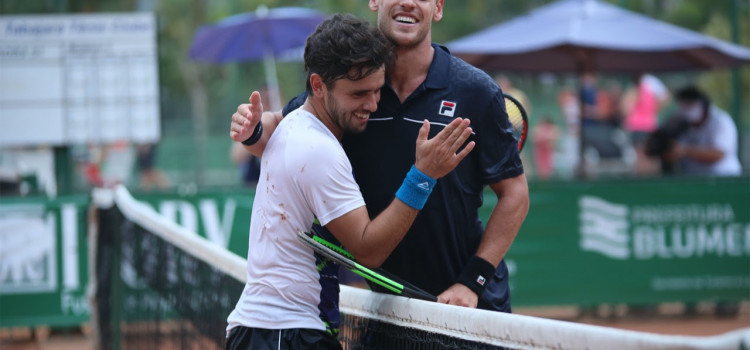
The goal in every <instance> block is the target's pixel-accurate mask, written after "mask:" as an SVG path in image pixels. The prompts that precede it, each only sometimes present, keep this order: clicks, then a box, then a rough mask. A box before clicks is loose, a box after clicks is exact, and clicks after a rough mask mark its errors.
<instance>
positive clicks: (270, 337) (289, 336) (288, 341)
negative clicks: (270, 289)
mask: <svg viewBox="0 0 750 350" xmlns="http://www.w3.org/2000/svg"><path fill="white" fill-rule="evenodd" d="M226 349H227V350H249V349H252V350H297V349H300V350H304V349H310V350H313V349H321V350H328V349H332V350H333V349H335V350H341V344H339V342H338V341H337V340H336V339H335V338H334V337H333V336H331V335H328V333H326V332H325V331H320V330H317V329H301V328H293V329H263V328H248V327H242V326H239V327H235V328H232V330H231V331H230V332H229V337H227V347H226Z"/></svg>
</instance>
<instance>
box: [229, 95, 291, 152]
mask: <svg viewBox="0 0 750 350" xmlns="http://www.w3.org/2000/svg"><path fill="white" fill-rule="evenodd" d="M282 118H283V116H282V115H281V112H263V103H262V102H261V100H260V93H258V92H257V91H253V93H252V95H250V103H246V104H241V105H239V107H237V112H235V113H234V114H233V115H232V124H231V125H230V127H229V137H230V138H231V139H232V141H234V142H242V141H245V140H247V139H248V138H250V136H251V135H252V134H253V131H255V127H256V126H257V125H258V122H259V121H260V122H262V123H263V134H262V136H261V138H260V140H258V142H256V143H255V144H254V145H252V146H247V145H243V146H244V147H245V149H247V150H248V151H249V152H250V153H251V154H252V155H254V156H256V157H261V156H262V155H263V151H264V150H265V149H266V144H267V143H268V139H269V138H270V137H271V135H273V131H274V130H276V126H278V125H279V123H280V122H281V119H282Z"/></svg>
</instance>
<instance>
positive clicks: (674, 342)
mask: <svg viewBox="0 0 750 350" xmlns="http://www.w3.org/2000/svg"><path fill="white" fill-rule="evenodd" d="M106 197H107V195H106V194H104V195H103V193H99V194H95V195H94V199H95V201H97V200H98V201H99V202H106V200H104V201H102V200H101V198H106ZM97 198H99V199H97ZM114 202H115V203H116V204H117V206H118V207H119V208H120V210H121V211H122V212H123V214H124V215H125V216H126V217H127V218H128V219H129V220H132V221H135V222H138V224H139V225H141V226H143V227H144V228H146V229H148V230H150V231H152V232H154V233H156V234H159V235H160V236H161V237H162V238H163V239H165V240H167V241H169V242H170V243H172V244H174V245H176V246H178V247H180V248H182V249H184V250H185V251H187V252H188V253H190V254H192V255H193V256H195V257H196V258H198V259H201V260H203V261H205V262H207V263H209V264H212V265H214V266H216V268H218V269H220V270H222V271H224V272H225V273H227V274H228V275H230V276H232V277H234V278H235V279H237V280H238V281H240V282H242V283H244V282H245V280H246V275H245V264H246V262H245V259H244V258H242V257H239V256H237V255H236V254H234V253H232V252H229V251H228V250H226V249H223V248H221V247H219V246H217V245H215V244H213V243H211V242H210V241H208V240H206V239H204V238H202V237H200V236H198V235H197V234H195V233H193V232H191V231H189V230H187V229H185V228H183V227H181V226H179V225H177V224H176V223H174V222H172V221H169V220H167V219H166V218H164V217H162V216H160V215H159V214H158V213H156V212H155V211H154V210H153V209H151V208H150V207H149V206H147V205H145V204H142V203H140V202H138V201H136V200H135V199H134V198H133V197H132V196H131V195H130V193H129V192H128V191H127V189H125V187H122V186H120V187H118V188H117V189H116V191H115V193H114ZM194 247H200V248H201V249H195V248H194ZM340 298H341V300H340V310H341V312H342V313H345V314H349V315H352V316H357V317H365V318H369V319H375V320H378V321H383V322H387V323H392V324H395V325H397V326H403V327H409V328H414V329H419V330H422V331H426V332H430V333H437V334H443V335H447V336H452V337H457V338H462V339H467V340H472V341H478V342H482V343H487V344H492V345H498V346H504V347H509V348H513V349H571V350H574V349H575V350H581V349H613V350H620V349H621V350H630V349H633V350H635V349H647V350H648V349H654V350H655V349H663V350H668V349H675V350H676V349H706V350H708V349H711V350H723V349H726V350H740V349H750V327H749V328H745V329H741V330H737V331H734V332H729V333H725V334H721V335H717V336H708V337H697V336H683V335H660V334H653V333H646V332H636V331H626V330H619V329H614V328H607V327H601V326H594V325H584V324H578V323H573V322H567V321H558V320H551V319H544V318H539V317H530V316H523V315H516V314H506V313H500V312H491V311H484V310H476V309H469V308H464V307H458V306H452V305H444V304H438V303H432V302H427V301H423V300H417V299H409V298H404V297H398V296H393V295H386V294H380V293H374V292H371V291H368V290H364V289H358V288H352V287H349V286H341V295H340Z"/></svg>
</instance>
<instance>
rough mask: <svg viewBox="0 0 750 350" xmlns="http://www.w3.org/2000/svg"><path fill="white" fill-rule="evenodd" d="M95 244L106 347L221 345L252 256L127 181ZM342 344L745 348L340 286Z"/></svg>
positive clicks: (98, 338) (97, 197) (97, 307)
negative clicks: (204, 233)
mask: <svg viewBox="0 0 750 350" xmlns="http://www.w3.org/2000/svg"><path fill="white" fill-rule="evenodd" d="M93 198H94V200H93V202H94V204H95V205H94V207H93V210H92V213H95V215H92V225H91V226H92V230H91V234H90V237H91V241H90V242H89V249H90V251H91V253H90V254H91V256H90V260H89V261H93V262H95V263H92V264H90V265H91V269H92V270H91V271H90V276H91V277H90V279H91V281H92V286H91V291H92V295H93V300H94V303H93V304H94V305H93V306H92V324H93V326H94V338H95V342H96V343H97V346H98V348H101V349H222V348H223V347H224V342H225V327H226V319H227V316H228V315H229V313H230V312H231V310H232V309H233V308H234V306H235V303H236V301H237V299H238V298H239V295H240V293H241V292H242V288H243V286H244V281H245V259H244V258H242V257H239V256H237V255H235V254H233V253H231V252H229V251H227V250H225V249H223V248H221V247H218V246H216V245H214V244H213V243H211V242H209V241H207V240H205V239H203V238H201V237H200V236H198V235H197V234H195V233H193V232H190V231H188V230H187V229H185V228H183V227H180V226H178V225H177V224H175V223H174V222H172V221H170V220H168V219H166V218H164V217H162V216H160V215H159V214H158V213H156V212H155V211H154V210H153V209H151V208H150V207H149V206H148V205H145V204H143V203H140V202H138V201H136V200H135V199H133V197H132V196H131V195H130V193H128V191H127V189H125V188H124V187H118V188H117V189H116V190H98V191H95V192H94V195H93ZM340 299H341V300H340V310H341V319H342V322H341V326H340V335H339V339H340V340H341V343H342V345H343V348H344V349H497V348H507V349H732V350H736V349H747V348H748V346H750V333H748V331H747V330H744V331H736V332H731V333H726V334H723V335H719V336H713V337H693V336H667V335H657V334H651V333H642V332H633V331H623V330H617V329H612V328H605V327H600V326H592V325H582V324H576V323H572V322H565V321H557V320H550V319H543V318H536V317H529V316H522V315H514V314H504V313H498V312H489V311H483V310H475V309H469V308H462V307H456V306H451V305H443V304H437V303H431V302H426V301H423V300H417V299H409V298H403V297H398V296H392V295H385V294H379V293H374V292H371V291H368V290H364V289H356V288H351V287H348V286H341V294H340Z"/></svg>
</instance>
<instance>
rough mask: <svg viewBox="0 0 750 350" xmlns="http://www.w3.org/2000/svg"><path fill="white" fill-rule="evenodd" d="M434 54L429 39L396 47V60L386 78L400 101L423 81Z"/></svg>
mask: <svg viewBox="0 0 750 350" xmlns="http://www.w3.org/2000/svg"><path fill="white" fill-rule="evenodd" d="M434 56H435V49H434V48H433V47H432V45H431V43H430V41H429V40H425V41H423V42H422V43H421V44H419V45H418V46H416V47H409V48H406V47H398V48H396V60H395V62H394V64H393V65H392V66H391V67H390V69H389V71H388V78H389V80H390V85H391V88H393V91H395V92H396V94H397V95H398V98H399V100H400V101H401V102H404V101H405V100H406V98H407V97H409V95H411V94H412V92H414V90H416V89H417V87H419V85H420V84H422V83H423V82H424V81H425V79H426V78H427V72H428V71H429V70H430V64H432V59H433V57H434Z"/></svg>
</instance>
